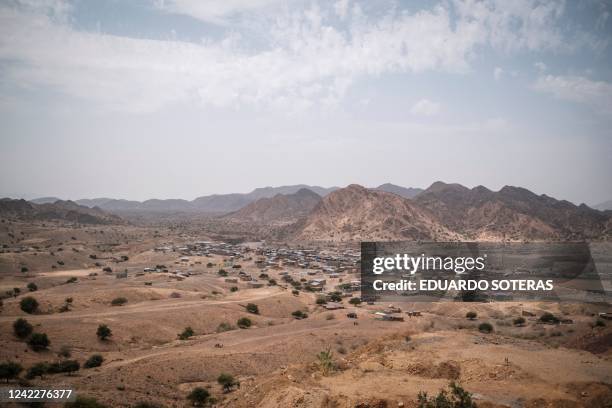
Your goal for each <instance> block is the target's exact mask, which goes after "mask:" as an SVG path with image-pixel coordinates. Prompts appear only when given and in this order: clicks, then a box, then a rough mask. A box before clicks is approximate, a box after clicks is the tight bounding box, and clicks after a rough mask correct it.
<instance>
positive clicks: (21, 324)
mask: <svg viewBox="0 0 612 408" xmlns="http://www.w3.org/2000/svg"><path fill="white" fill-rule="evenodd" d="M33 330H34V329H33V327H32V325H31V324H30V323H29V322H28V321H27V320H26V319H21V318H19V319H17V320H15V322H14V323H13V331H14V332H15V336H17V337H19V338H20V339H25V338H26V337H28V336H29V335H30V334H32V331H33Z"/></svg>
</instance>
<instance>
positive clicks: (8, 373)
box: [0, 361, 23, 383]
mask: <svg viewBox="0 0 612 408" xmlns="http://www.w3.org/2000/svg"><path fill="white" fill-rule="evenodd" d="M21 371H23V367H22V366H21V364H19V363H15V362H13V361H7V362H5V363H0V378H2V379H3V380H6V382H7V383H8V382H9V380H12V379H14V378H17V376H18V375H19V373H20V372H21Z"/></svg>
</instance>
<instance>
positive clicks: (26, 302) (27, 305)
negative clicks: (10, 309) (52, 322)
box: [19, 296, 38, 314]
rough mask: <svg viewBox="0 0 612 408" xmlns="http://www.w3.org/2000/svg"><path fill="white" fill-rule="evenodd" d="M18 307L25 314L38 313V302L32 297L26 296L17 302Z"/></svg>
mask: <svg viewBox="0 0 612 408" xmlns="http://www.w3.org/2000/svg"><path fill="white" fill-rule="evenodd" d="M19 307H21V310H23V311H24V312H26V313H29V314H32V313H36V312H37V311H38V301H37V300H36V299H34V298H33V297H32V296H26V297H24V298H23V299H21V301H20V302H19Z"/></svg>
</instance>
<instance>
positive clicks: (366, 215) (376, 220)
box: [290, 184, 460, 241]
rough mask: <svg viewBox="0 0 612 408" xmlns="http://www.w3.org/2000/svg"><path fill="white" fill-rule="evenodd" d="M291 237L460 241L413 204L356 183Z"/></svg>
mask: <svg viewBox="0 0 612 408" xmlns="http://www.w3.org/2000/svg"><path fill="white" fill-rule="evenodd" d="M290 235H292V237H293V238H294V239H298V240H312V241H316V240H322V241H351V240H356V241H357V240H418V239H423V240H433V239H438V240H448V239H458V238H460V237H459V236H458V235H457V234H456V233H454V232H452V231H450V230H449V229H447V228H446V227H445V226H443V225H442V224H440V223H439V222H438V221H437V220H436V219H435V217H433V216H432V214H430V213H429V212H428V211H426V210H423V209H421V208H419V207H417V206H416V205H414V204H413V202H412V201H410V200H407V199H405V198H402V197H400V196H398V195H396V194H392V193H387V192H384V191H377V190H369V189H366V188H364V187H362V186H359V185H356V184H352V185H350V186H348V187H346V188H343V189H340V190H337V191H334V192H333V193H331V194H329V195H328V196H327V197H325V198H324V199H323V200H322V201H321V202H320V203H319V204H318V205H317V206H316V207H315V208H314V209H313V211H312V212H311V213H310V214H309V215H308V216H307V217H306V218H305V219H303V220H301V221H299V222H298V223H296V225H295V229H294V231H292V232H291V233H290Z"/></svg>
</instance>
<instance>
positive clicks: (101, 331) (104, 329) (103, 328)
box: [96, 324, 113, 340]
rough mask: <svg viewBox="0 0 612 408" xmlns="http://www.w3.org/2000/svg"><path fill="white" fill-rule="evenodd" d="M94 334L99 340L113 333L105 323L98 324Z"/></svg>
mask: <svg viewBox="0 0 612 408" xmlns="http://www.w3.org/2000/svg"><path fill="white" fill-rule="evenodd" d="M96 335H97V336H98V338H99V339H100V340H106V339H108V338H109V337H111V336H112V335H113V331H112V330H111V329H110V327H108V326H107V325H105V324H101V325H99V326H98V330H97V331H96Z"/></svg>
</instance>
